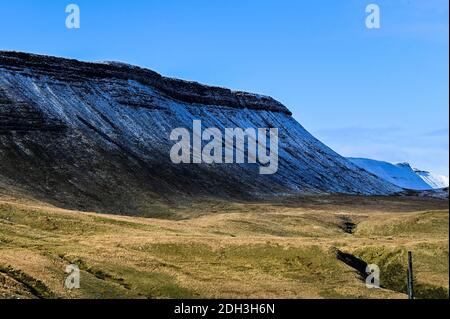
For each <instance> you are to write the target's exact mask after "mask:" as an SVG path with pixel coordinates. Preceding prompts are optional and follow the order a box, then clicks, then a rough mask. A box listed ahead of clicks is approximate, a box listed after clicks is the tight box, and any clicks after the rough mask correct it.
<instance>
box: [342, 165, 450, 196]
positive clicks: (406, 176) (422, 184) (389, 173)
mask: <svg viewBox="0 0 450 319" xmlns="http://www.w3.org/2000/svg"><path fill="white" fill-rule="evenodd" d="M348 159H349V160H350V161H351V162H353V163H354V164H355V165H357V166H359V167H361V168H362V169H364V170H366V171H368V172H369V173H372V174H374V175H376V176H378V177H380V178H382V179H384V180H386V181H388V182H390V183H392V184H394V185H396V186H400V187H402V188H406V189H413V190H428V189H438V188H444V187H448V183H449V180H448V177H446V176H442V175H437V174H433V173H430V172H426V171H421V170H418V169H413V168H412V167H411V165H410V164H408V163H399V164H392V163H388V162H384V161H377V160H372V159H368V158H352V157H350V158H348Z"/></svg>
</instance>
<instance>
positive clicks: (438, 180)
mask: <svg viewBox="0 0 450 319" xmlns="http://www.w3.org/2000/svg"><path fill="white" fill-rule="evenodd" d="M414 172H415V173H416V174H417V175H419V176H420V178H422V179H423V181H424V182H425V183H427V184H428V185H430V186H431V187H432V188H434V189H438V188H445V187H448V186H449V180H448V177H447V176H444V175H439V174H434V173H430V172H427V171H421V170H418V169H414Z"/></svg>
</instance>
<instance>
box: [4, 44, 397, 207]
mask: <svg viewBox="0 0 450 319" xmlns="http://www.w3.org/2000/svg"><path fill="white" fill-rule="evenodd" d="M193 120H201V121H202V124H203V125H204V127H216V128H219V129H220V130H224V129H225V128H230V127H231V128H234V127H241V128H259V127H266V128H278V130H279V164H278V171H277V173H276V174H273V175H260V174H259V171H258V168H259V165H256V164H250V163H246V164H173V163H172V162H171V160H170V156H169V154H170V149H171V147H172V146H173V144H174V142H173V141H170V139H169V136H170V132H171V131H172V129H174V128H178V127H185V128H190V127H191V126H192V121H193ZM1 183H3V184H8V185H14V187H15V188H21V189H23V190H24V191H26V192H29V193H31V194H33V195H34V196H35V197H41V198H44V199H45V200H47V201H48V200H51V201H52V202H53V203H54V204H56V205H58V206H65V207H69V208H75V209H82V210H96V211H100V212H110V213H123V214H139V215H143V216H155V214H157V212H158V207H157V206H155V204H154V203H155V202H156V201H158V200H160V199H161V198H163V199H164V200H167V201H170V200H172V199H179V198H189V197H192V196H214V197H220V198H233V199H255V198H270V197H273V196H284V195H288V194H311V193H324V192H327V193H348V194H364V195H386V194H392V193H395V192H398V191H400V188H398V187H396V186H394V185H392V184H390V183H388V182H385V181H383V180H381V179H379V178H377V177H375V176H374V175H371V174H370V173H368V172H366V171H365V170H363V169H360V168H358V167H357V166H355V165H354V164H352V163H351V162H350V161H348V160H347V159H345V158H343V157H341V156H340V155H338V154H336V153H335V152H334V151H332V150H331V149H330V148H328V147H327V146H325V145H324V144H322V143H321V142H320V141H318V140H317V139H315V138H314V137H313V136H312V135H311V134H309V133H308V132H307V131H306V130H305V129H304V128H303V127H302V126H301V125H300V124H299V123H298V122H296V121H295V120H294V119H293V118H292V116H291V113H290V112H289V110H288V109H287V108H286V107H285V106H283V105H282V104H281V103H279V102H277V101H275V100H274V99H272V98H270V97H265V96H260V95H256V94H250V93H243V92H233V91H231V90H228V89H223V88H217V87H209V86H205V85H201V84H198V83H194V82H186V81H182V80H175V79H168V78H165V77H162V76H160V75H159V74H157V73H155V72H153V71H150V70H145V69H141V68H139V67H135V66H129V65H124V64H121V63H86V62H79V61H75V60H68V59H61V58H54V57H47V56H38V55H30V54H25V53H16V52H0V184H1Z"/></svg>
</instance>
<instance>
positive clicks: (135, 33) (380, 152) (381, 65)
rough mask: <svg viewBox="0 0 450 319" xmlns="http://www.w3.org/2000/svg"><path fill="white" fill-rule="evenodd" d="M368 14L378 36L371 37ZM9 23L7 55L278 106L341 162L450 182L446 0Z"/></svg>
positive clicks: (223, 1)
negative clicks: (144, 70) (104, 64)
mask: <svg viewBox="0 0 450 319" xmlns="http://www.w3.org/2000/svg"><path fill="white" fill-rule="evenodd" d="M69 3H76V4H78V5H79V6H80V9H81V28H80V29H79V30H69V29H67V28H66V27H65V19H66V16H67V14H66V13H65V7H66V5H68V4H69ZM369 3H376V4H378V5H379V6H380V9H381V29H367V28H366V27H365V18H366V15H367V14H366V13H365V7H366V6H367V5H368V4H369ZM0 13H1V18H0V30H1V33H0V49H3V50H17V51H26V52H34V53H42V54H49V55H57V56H64V57H71V58H77V59H82V60H88V61H96V60H119V61H123V62H129V63H132V64H137V65H140V66H144V67H148V68H151V69H154V70H156V71H158V72H160V73H162V74H163V75H168V76H173V77H179V78H184V79H188V80H196V81H199V82H203V83H207V84H213V85H219V86H225V87H229V88H233V89H239V90H246V91H252V92H258V93H263V94H267V95H271V96H273V97H274V98H276V99H278V100H280V101H281V102H283V103H284V104H286V105H287V106H288V107H289V108H290V109H291V110H292V111H293V113H294V117H295V118H296V119H297V120H298V121H299V122H300V123H301V124H302V125H304V126H305V127H306V128H307V129H308V130H309V131H311V132H312V133H313V134H315V135H316V136H317V137H318V138H320V139H321V140H323V141H324V142H325V143H326V144H328V145H329V146H330V147H332V148H334V149H335V150H336V151H338V152H340V153H341V154H342V155H345V156H364V157H371V158H375V159H380V160H387V161H392V162H399V161H409V162H411V164H413V165H414V166H417V167H419V168H422V169H429V170H432V171H435V172H437V173H442V174H446V175H447V174H448V166H449V164H448V149H449V146H448V145H449V144H448V127H449V122H448V115H449V108H448V105H449V93H448V85H449V74H448V68H449V65H448V54H449V43H448V2H447V0H395V1H393V0H366V1H364V0H333V1H329V0H322V1H318V0H309V1H306V0H304V1H301V0H283V1H275V0H271V1H264V0H240V1H238V0H235V1H233V0H146V1H139V0H132V1H131V0H130V1H114V0H110V1H106V0H104V1H101V0H71V1H64V0H41V1H35V0H8V1H7V0H2V1H0Z"/></svg>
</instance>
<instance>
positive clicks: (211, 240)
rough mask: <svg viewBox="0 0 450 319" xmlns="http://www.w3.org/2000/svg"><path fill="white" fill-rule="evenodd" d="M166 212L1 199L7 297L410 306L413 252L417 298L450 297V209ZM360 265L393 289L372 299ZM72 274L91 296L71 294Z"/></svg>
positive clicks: (429, 204) (323, 200)
mask: <svg viewBox="0 0 450 319" xmlns="http://www.w3.org/2000/svg"><path fill="white" fill-rule="evenodd" d="M19 198H20V199H19ZM164 210H166V212H167V218H165V219H164V218H158V219H149V218H139V217H124V216H115V215H102V214H96V213H86V212H78V211H70V210H64V209H60V208H56V207H53V206H51V205H48V204H45V203H41V202H37V201H34V200H31V199H23V197H17V196H15V195H11V194H8V195H7V194H3V195H2V192H1V191H0V298H406V294H405V286H406V255H407V251H408V250H411V251H412V252H413V257H414V267H415V269H414V271H415V282H416V294H417V296H418V297H419V298H446V297H448V289H449V287H448V282H449V247H448V240H449V228H448V227H449V224H448V222H449V215H448V214H449V212H448V200H432V199H424V198H423V199H419V198H399V197H396V198H394V197H393V198H386V197H373V198H364V197H354V196H315V197H307V198H293V199H291V200H289V201H285V202H282V203H275V204H274V203H230V202H222V201H215V200H206V199H205V200H199V201H197V202H195V203H177V204H173V205H168V206H165V207H162V208H161V209H160V211H159V212H158V216H162V211H164ZM345 254H349V255H345ZM339 256H340V257H341V258H338V257H339ZM342 256H347V258H342ZM354 257H355V258H354ZM356 258H358V259H356ZM352 260H353V261H354V260H357V261H358V260H359V261H363V262H366V263H369V264H377V265H378V266H379V267H380V270H381V285H382V287H383V288H381V289H368V288H366V286H365V282H364V279H363V277H362V274H361V272H360V271H361V269H358V267H357V264H355V263H353V262H351V261H352ZM349 261H350V262H349ZM69 264H75V265H77V266H78V267H79V268H80V269H81V278H80V289H74V290H68V289H66V288H64V285H63V283H64V280H65V278H66V276H67V274H66V273H65V269H66V266H67V265H69ZM355 268H356V269H355Z"/></svg>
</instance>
